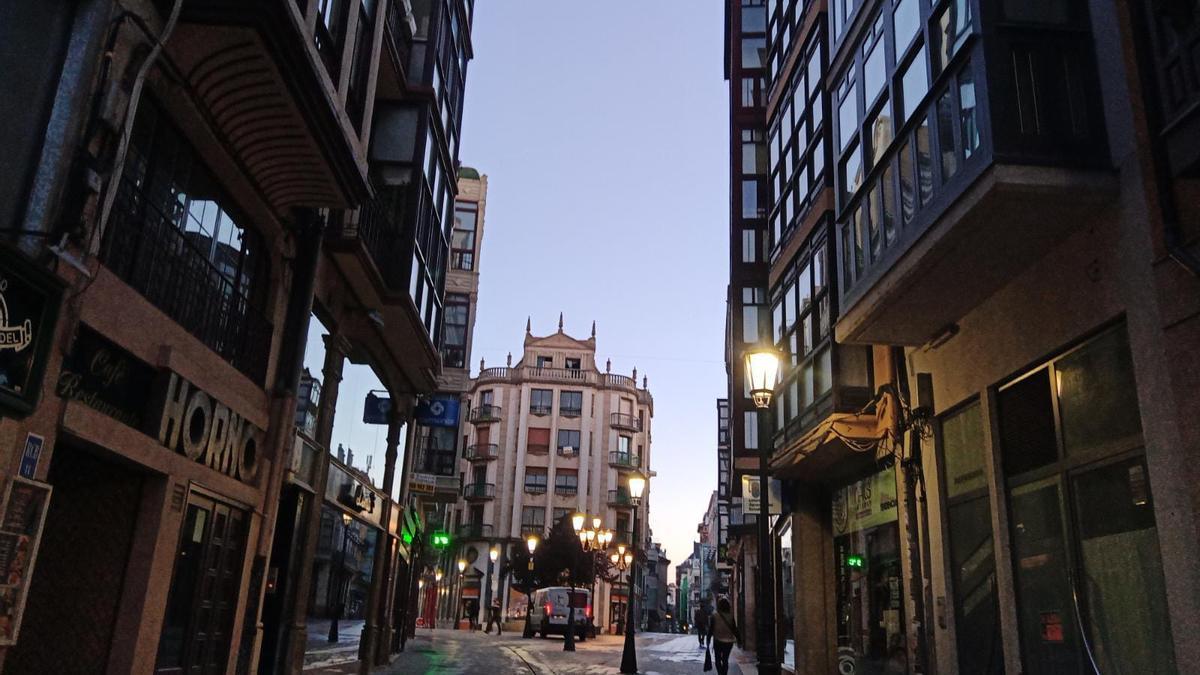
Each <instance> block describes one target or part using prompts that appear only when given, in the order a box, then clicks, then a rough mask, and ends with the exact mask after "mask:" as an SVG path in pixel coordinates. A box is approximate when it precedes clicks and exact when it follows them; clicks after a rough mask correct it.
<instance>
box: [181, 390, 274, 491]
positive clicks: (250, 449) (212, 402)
mask: <svg viewBox="0 0 1200 675" xmlns="http://www.w3.org/2000/svg"><path fill="white" fill-rule="evenodd" d="M162 401H163V404H162V414H161V416H160V417H159V424H158V442H159V443H162V444H163V445H165V446H167V447H168V448H170V449H172V450H175V451H177V452H180V453H182V454H183V455H185V456H186V457H187V458H188V459H190V460H192V461H195V462H199V463H201V464H204V465H206V466H208V467H209V468H212V469H214V470H216V471H220V472H221V473H223V474H226V475H228V476H232V477H233V478H239V479H241V480H242V481H245V482H250V481H252V480H253V479H254V476H255V474H256V473H258V452H259V448H260V447H261V446H262V442H263V431H262V429H259V428H258V427H256V426H254V425H253V424H251V423H250V422H249V421H247V420H245V419H243V418H242V416H241V415H239V414H237V413H236V412H234V411H232V410H230V409H229V407H228V406H226V405H225V404H224V403H221V402H220V401H218V400H216V399H214V398H213V397H211V396H209V395H208V394H206V393H205V392H204V391H202V390H201V389H199V388H198V387H196V386H194V385H192V384H191V383H190V382H188V381H187V380H185V379H183V378H182V377H180V376H179V375H178V374H176V373H170V377H169V380H168V382H167V387H166V391H165V392H164V396H163V399H162Z"/></svg>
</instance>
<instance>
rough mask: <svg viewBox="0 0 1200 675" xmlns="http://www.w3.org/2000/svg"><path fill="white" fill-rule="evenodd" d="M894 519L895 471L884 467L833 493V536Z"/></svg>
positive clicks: (875, 525)
mask: <svg viewBox="0 0 1200 675" xmlns="http://www.w3.org/2000/svg"><path fill="white" fill-rule="evenodd" d="M895 520H896V470H895V469H894V468H887V469H884V470H883V471H880V472H879V473H876V474H873V475H871V476H867V477H866V478H864V479H862V480H860V481H856V482H854V483H851V484H850V485H847V486H846V487H844V488H841V489H839V490H836V491H835V492H834V493H833V533H834V536H838V535H843V534H848V533H850V532H858V531H859V530H865V529H868V528H871V527H877V526H879V525H883V524H885V523H890V522H893V521H895Z"/></svg>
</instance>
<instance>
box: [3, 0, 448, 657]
mask: <svg viewBox="0 0 1200 675" xmlns="http://www.w3.org/2000/svg"><path fill="white" fill-rule="evenodd" d="M14 11H16V12H17V13H18V15H17V16H12V17H10V18H11V20H6V21H5V22H4V27H3V28H2V29H0V32H3V37H4V39H5V41H6V43H9V44H21V45H23V48H22V49H20V50H16V51H12V50H10V51H5V53H4V55H3V57H0V58H3V59H4V71H5V72H6V73H28V74H29V75H30V77H25V76H24V75H22V76H20V77H13V78H9V77H6V78H5V87H6V97H5V98H6V101H8V102H7V103H6V104H5V105H6V112H12V114H13V118H12V119H13V124H12V126H11V127H10V128H9V129H7V130H6V132H5V134H6V136H7V135H8V134H10V133H11V134H15V136H13V138H14V140H15V142H16V144H15V145H14V146H13V148H14V154H13V157H14V158H16V160H17V163H16V164H14V165H13V166H12V169H13V170H12V171H10V170H9V167H8V166H6V169H5V171H4V174H3V176H2V177H0V182H2V183H3V190H4V191H5V195H7V196H9V197H11V198H10V199H5V200H4V203H5V213H4V215H3V231H4V233H5V234H4V241H3V242H2V243H0V260H2V262H0V265H2V266H3V272H0V274H2V275H3V277H4V279H3V280H2V281H0V287H3V289H2V290H0V293H2V294H3V296H4V297H3V302H2V303H0V304H3V305H4V308H5V311H4V312H3V315H4V323H5V325H6V327H5V328H4V329H3V330H4V335H5V338H4V348H3V350H0V351H3V358H2V367H3V369H4V374H3V375H4V376H3V382H4V384H3V385H2V386H0V399H3V401H2V402H0V405H3V406H4V407H5V410H4V413H3V415H2V417H3V419H2V421H0V439H3V440H2V441H0V477H2V478H3V481H4V483H5V485H6V492H5V495H6V497H5V504H4V505H3V512H4V514H5V515H4V518H5V523H6V524H5V526H4V531H5V537H6V539H5V540H6V541H12V542H14V544H17V543H19V546H18V547H17V548H14V549H13V550H12V551H11V552H10V553H11V554H3V555H2V556H0V557H3V558H4V560H5V561H6V564H8V565H10V567H9V568H8V570H7V575H6V578H7V579H8V584H7V585H6V586H5V587H4V590H3V591H2V592H3V595H4V598H5V600H4V602H2V603H0V605H2V606H3V612H4V617H3V618H2V619H0V624H2V626H3V627H2V628H0V633H3V635H2V636H0V658H2V659H3V670H4V671H5V672H13V673H25V672H68V671H70V672H139V673H153V672H164V673H165V672H182V671H184V670H186V671H189V672H201V673H224V672H255V671H257V672H264V673H273V672H299V671H300V670H301V669H302V668H303V666H304V663H305V653H306V652H308V651H310V649H309V647H310V645H309V644H308V641H309V640H308V631H307V627H308V626H309V625H310V624H312V623H313V622H314V621H315V622H327V625H328V622H329V621H331V620H332V616H331V615H332V614H337V615H340V616H341V617H342V618H344V619H346V623H347V624H348V625H352V626H354V628H355V634H354V639H355V640H358V641H360V644H361V649H360V650H359V652H360V653H361V654H362V658H363V660H364V664H365V665H369V664H371V663H376V662H382V661H386V659H387V657H388V653H389V652H390V651H392V650H393V649H394V647H395V645H394V642H393V639H392V637H393V634H394V635H399V632H393V631H392V628H393V627H396V626H398V625H399V624H398V623H397V621H398V617H397V615H395V614H394V613H393V611H392V610H393V609H394V608H395V607H396V606H397V605H396V604H395V602H394V601H395V599H396V598H397V597H399V596H398V594H397V593H398V591H399V590H401V589H402V587H403V586H404V584H401V583H397V579H398V577H400V576H401V575H400V574H399V571H401V570H402V569H403V566H404V565H405V564H406V561H407V559H408V558H409V557H410V556H411V549H410V547H409V545H408V544H407V543H405V542H403V541H402V536H401V535H402V530H405V529H407V530H408V531H409V533H410V534H411V532H412V530H413V527H414V525H416V524H415V523H413V521H412V519H411V518H410V517H409V515H408V514H405V513H403V512H402V508H401V507H402V505H403V503H404V500H403V499H400V498H399V495H400V494H401V492H402V489H401V486H402V483H403V480H402V478H401V476H402V475H403V474H404V472H405V467H404V466H403V464H402V463H399V462H398V459H397V452H396V448H397V445H398V443H399V440H400V429H401V427H402V425H403V424H404V423H405V422H406V421H407V419H408V418H409V416H410V415H411V412H412V402H413V400H414V399H415V397H416V396H417V395H420V394H423V393H427V392H431V391H433V388H434V385H435V376H436V374H437V372H438V370H439V369H440V359H439V357H438V352H437V345H438V343H439V342H440V339H441V338H440V334H439V332H440V326H441V305H442V299H441V296H442V288H443V285H444V272H443V267H441V266H444V261H445V260H446V258H447V257H448V253H449V251H448V249H449V246H448V238H449V235H448V233H446V234H442V228H441V226H440V225H439V222H440V220H441V219H442V218H443V217H444V216H445V215H446V212H447V211H448V209H449V205H450V203H451V202H452V200H453V193H454V190H453V187H452V183H453V181H450V184H451V187H449V188H447V187H446V185H447V182H446V180H445V176H446V171H447V170H449V171H453V167H455V165H456V162H457V137H458V135H459V125H460V119H461V102H462V85H463V78H464V77H465V68H466V62H467V60H469V58H470V54H471V52H470V32H469V31H470V21H471V6H470V3H469V2H463V1H461V0H460V1H438V0H432V1H423V2H411V3H410V2H386V1H384V2H374V1H371V0H365V1H363V2H354V3H350V2H316V1H307V2H306V1H300V2H291V1H288V2H284V1H282V0H280V1H278V2H275V1H272V2H263V3H252V4H245V3H236V2H221V1H213V2H208V1H199V2H191V1H189V2H182V1H176V2H156V3H148V2H133V1H131V2H125V1H118V2H114V1H111V0H104V1H89V2H79V3H51V4H48V5H45V6H38V7H34V6H32V5H31V6H29V7H19V8H16V7H15V6H14ZM18 100H24V101H25V102H26V103H27V104H28V105H25V104H21V105H17V101H18ZM14 106H15V107H14ZM18 108H20V109H18ZM401 150H407V151H408V152H409V154H407V155H406V154H405V153H404V152H402V151H401ZM414 151H415V152H414ZM449 175H453V174H452V173H451V174H449ZM414 233H415V234H414ZM422 233H425V235H422ZM399 252H405V253H406V255H397V253H399ZM410 262H411V264H410ZM410 288H415V289H416V292H415V293H405V292H404V291H405V290H407V289H410ZM393 290H395V291H398V292H396V293H393V292H392V291H393ZM314 315H315V319H316V320H319V321H320V322H321V323H322V324H323V325H325V326H326V327H328V328H329V329H330V331H329V332H330V334H329V336H328V338H327V340H326V347H327V350H326V358H325V366H326V367H325V368H324V370H323V372H322V373H319V374H316V373H310V374H309V376H308V377H305V378H302V372H301V371H302V364H303V360H304V353H305V337H306V335H307V333H308V328H309V325H310V321H312V320H314ZM381 325H386V326H387V327H388V331H386V332H384V331H382V330H380V326H381ZM346 359H349V360H351V361H354V362H357V363H370V364H371V365H372V367H373V368H374V369H375V370H376V372H377V373H379V375H380V379H381V380H382V381H383V382H384V383H385V386H386V388H387V390H388V391H387V397H388V398H389V399H390V400H391V401H393V402H394V403H395V404H396V405H395V408H394V410H395V413H394V414H393V416H392V417H391V418H390V419H386V420H384V423H385V424H388V425H389V434H388V436H389V452H388V453H387V454H388V467H387V471H386V472H385V474H384V481H383V482H384V484H383V485H381V486H376V485H373V484H372V481H371V480H370V478H369V477H367V476H366V475H365V474H363V473H362V472H361V471H357V470H355V469H354V468H353V467H352V466H350V465H349V463H348V462H346V461H344V460H345V459H346V458H344V457H342V458H339V457H337V456H336V455H335V453H333V452H332V451H331V449H330V448H329V438H330V435H329V434H330V431H331V429H332V420H333V411H334V408H335V406H336V401H337V383H338V381H339V379H340V374H341V367H342V363H343V362H344V361H345V360H346ZM320 385H323V386H320ZM318 392H319V395H318ZM402 523H407V524H408V525H409V527H407V528H402V527H401V524H402ZM416 529H417V530H418V531H419V526H418V527H417V528H416ZM81 551H85V552H86V564H81V559H80V552H81ZM344 625H345V624H344ZM62 645H70V648H69V649H63V648H62Z"/></svg>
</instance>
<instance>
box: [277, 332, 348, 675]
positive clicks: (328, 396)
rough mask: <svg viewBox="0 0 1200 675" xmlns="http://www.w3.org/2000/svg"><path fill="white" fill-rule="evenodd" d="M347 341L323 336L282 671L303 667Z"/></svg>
mask: <svg viewBox="0 0 1200 675" xmlns="http://www.w3.org/2000/svg"><path fill="white" fill-rule="evenodd" d="M349 351H350V345H349V344H347V343H346V341H345V339H344V338H342V337H341V336H340V335H338V334H337V333H334V334H331V335H327V336H325V364H324V366H322V368H321V377H322V378H323V379H322V382H321V387H322V388H321V403H320V405H319V406H318V409H317V428H316V434H315V435H316V440H317V443H318V444H319V445H320V446H321V447H322V448H324V449H325V452H324V453H323V454H322V455H321V457H320V459H319V461H318V462H317V467H316V475H315V477H314V479H313V488H314V489H315V490H316V491H317V493H316V495H314V497H313V501H312V504H311V505H310V506H309V510H308V514H307V518H306V519H305V522H304V532H303V539H302V543H301V546H302V547H303V548H302V549H301V551H300V567H299V569H298V570H297V575H296V584H295V587H294V588H295V591H294V595H293V598H292V610H291V612H290V617H291V619H290V621H291V630H290V631H289V632H290V636H289V639H288V646H287V650H288V651H287V659H286V663H285V664H284V671H285V672H288V673H295V674H296V675H299V674H300V672H301V671H302V670H303V668H304V647H305V643H306V642H307V640H308V630H307V627H308V621H307V617H308V589H309V587H310V586H311V585H312V575H313V558H314V557H315V556H316V552H317V537H318V536H319V535H320V532H321V507H322V505H323V503H324V501H325V499H324V498H325V482H326V480H327V479H328V476H329V442H330V440H331V439H332V438H333V418H334V414H335V413H336V410H337V397H338V387H339V385H341V382H342V366H343V365H344V364H345V361H346V354H347V353H348V352H349Z"/></svg>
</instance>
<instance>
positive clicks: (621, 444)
mask: <svg viewBox="0 0 1200 675" xmlns="http://www.w3.org/2000/svg"><path fill="white" fill-rule="evenodd" d="M632 450H633V438H631V437H629V436H618V437H617V452H619V453H621V454H622V455H629V454H630V453H631V452H632Z"/></svg>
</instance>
